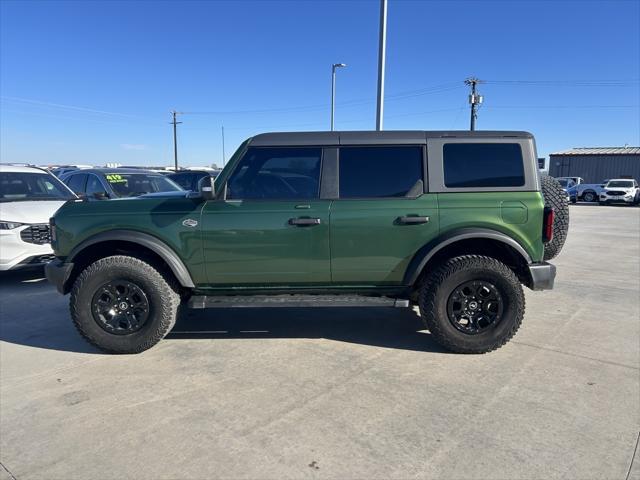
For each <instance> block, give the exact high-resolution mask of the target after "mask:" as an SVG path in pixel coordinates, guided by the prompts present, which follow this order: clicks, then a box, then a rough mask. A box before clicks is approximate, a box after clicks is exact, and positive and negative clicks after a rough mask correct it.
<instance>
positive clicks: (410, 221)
mask: <svg viewBox="0 0 640 480" xmlns="http://www.w3.org/2000/svg"><path fill="white" fill-rule="evenodd" d="M428 221H429V217H409V216H405V217H398V223H401V224H403V225H417V224H419V223H427V222H428Z"/></svg>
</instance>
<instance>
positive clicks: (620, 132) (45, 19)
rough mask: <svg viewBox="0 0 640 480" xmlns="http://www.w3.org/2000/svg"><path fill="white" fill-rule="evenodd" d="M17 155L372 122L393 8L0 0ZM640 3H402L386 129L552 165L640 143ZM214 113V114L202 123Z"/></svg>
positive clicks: (148, 160) (138, 158) (4, 115)
mask: <svg viewBox="0 0 640 480" xmlns="http://www.w3.org/2000/svg"><path fill="white" fill-rule="evenodd" d="M0 14H1V15H0V21H1V24H0V27H1V29H0V30H1V32H0V54H1V56H0V70H1V72H0V95H1V97H2V98H1V100H2V102H1V111H0V113H1V119H0V120H1V122H0V135H1V137H0V140H1V143H0V147H1V149H0V155H1V159H2V161H3V162H34V163H41V164H47V163H91V164H98V165H99V164H104V163H105V162H120V163H123V164H138V165H151V164H153V165H168V164H171V163H172V161H173V146H172V136H171V126H170V125H169V121H170V115H169V111H170V110H172V109H174V108H175V109H177V110H180V111H184V112H200V113H190V114H185V115H183V116H182V117H181V118H180V120H181V121H183V122H184V123H183V124H181V125H179V127H178V128H179V147H180V159H181V161H182V162H183V163H184V164H189V165H206V164H211V163H218V164H220V163H221V156H222V145H221V131H220V130H221V125H223V124H224V126H225V133H226V135H225V138H226V154H227V158H228V157H229V155H230V154H231V153H232V151H233V150H235V148H236V147H237V146H238V144H239V143H240V142H241V141H242V140H243V139H245V138H246V137H248V136H251V135H253V134H255V133H259V132H263V131H278V130H280V131H282V130H285V131H286V130H326V129H328V128H329V100H330V86H331V84H330V73H331V64H332V63H336V62H344V63H347V64H348V67H347V68H345V69H342V70H340V71H339V72H338V79H337V80H338V86H337V87H338V88H337V107H336V129H338V130H363V129H373V128H374V125H375V96H376V78H377V77H376V75H377V72H376V71H377V38H378V15H379V3H378V1H377V0H373V1H332V0H328V1H267V0H264V1H233V2H225V1H194V2H189V1H181V2H178V1H175V2H174V1H164V2H152V1H141V2H135V1H107V2H100V1H86V2H56V1H45V2H39V1H20V2H19V1H11V0H3V1H2V2H0ZM639 23H640V2H638V1H603V2H598V1H564V2H563V1H534V2H521V1H494V2H484V1H465V2H458V1H446V2H444V1H400V0H389V12H388V39H387V77H386V102H385V125H384V127H385V129H424V130H439V129H445V130H446V129H467V128H468V124H469V112H468V105H467V89H466V87H465V86H464V84H463V80H464V79H465V78H466V77H469V76H472V75H473V76H477V77H478V78H481V79H484V80H487V83H486V84H483V85H481V89H480V91H481V93H482V94H483V95H484V98H485V101H484V105H483V106H482V108H481V110H480V112H479V118H478V128H479V129H511V130H529V131H531V132H533V133H534V134H535V135H536V138H537V141H538V150H539V153H540V154H541V155H547V154H548V153H550V152H553V151H557V150H562V149H566V148H570V147H577V146H614V145H616V146H617V145H624V144H625V143H628V144H630V145H638V144H640V83H639V79H640V33H639V32H640V29H639V28H638V24H639ZM202 112H206V113H202Z"/></svg>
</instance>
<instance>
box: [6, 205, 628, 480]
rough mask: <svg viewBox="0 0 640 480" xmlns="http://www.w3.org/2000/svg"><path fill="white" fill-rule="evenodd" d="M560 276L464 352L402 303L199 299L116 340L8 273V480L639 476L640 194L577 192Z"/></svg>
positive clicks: (45, 288) (37, 280)
mask: <svg viewBox="0 0 640 480" xmlns="http://www.w3.org/2000/svg"><path fill="white" fill-rule="evenodd" d="M571 217H572V218H571V228H570V233H569V238H568V241H567V244H566V246H565V249H564V251H563V253H562V254H561V255H560V257H559V258H558V259H557V260H556V261H555V263H556V265H557V266H558V278H557V284H556V289H555V290H553V291H550V292H539V293H534V292H530V291H527V314H526V316H525V320H524V323H523V326H522V328H521V329H520V331H519V333H518V334H517V335H516V337H515V338H514V339H513V340H512V341H511V342H510V343H509V344H507V345H506V346H505V347H503V348H502V349H500V350H498V351H496V352H494V353H490V354H487V355H482V356H463V355H454V354H449V353H447V352H445V351H443V350H442V349H440V348H439V347H438V346H437V345H436V344H435V343H434V342H433V341H432V340H431V338H430V337H429V334H428V332H425V331H423V329H422V326H421V323H420V321H419V318H418V316H417V315H416V313H415V312H413V311H411V310H408V309H407V310H401V309H396V310H394V309H369V310H367V309H353V310H352V309H339V310H328V309H318V310H301V309H288V310H257V309H251V310H242V311H237V310H236V311H231V310H225V311H216V312H213V311H209V312H206V311H205V312H185V314H184V315H183V317H182V318H181V320H180V321H179V323H178V325H177V326H176V328H175V330H174V332H173V333H171V334H170V335H169V337H168V338H167V339H166V340H164V341H163V342H161V343H160V344H159V345H158V346H156V347H154V348H153V349H152V350H150V351H147V352H145V353H143V354H141V355H136V356H109V355H103V354H100V353H99V352H97V351H96V350H94V349H93V348H92V347H90V346H89V345H88V344H86V343H85V342H84V341H83V340H82V339H81V338H80V336H79V335H78V334H77V333H76V332H75V330H74V328H73V326H72V324H71V321H70V320H69V315H68V309H67V302H68V298H66V297H62V296H60V295H58V294H57V293H56V292H55V291H54V289H53V288H52V287H51V286H49V285H48V284H47V283H46V281H45V280H43V279H42V277H41V272H26V273H24V272H23V273H15V274H9V275H2V276H1V277H0V322H1V323H0V328H1V329H0V337H1V342H0V361H1V367H0V374H1V377H0V384H1V391H0V393H1V397H0V407H1V408H0V448H1V454H0V457H1V461H2V466H3V467H4V468H0V479H2V480H4V479H13V478H16V479H36V478H38V479H40V478H41V479H65V480H67V479H88V478H95V479H111V478H113V479H115V478H117V479H124V478H136V479H189V478H192V479H204V478H247V479H262V478H270V479H280V478H367V479H369V478H396V479H407V478H447V479H448V478H456V479H466V478H468V479H478V478H492V479H493V478H501V479H516V478H522V479H546V478H576V479H578V478H579V479H625V478H634V479H640V459H638V458H637V456H638V453H637V452H636V460H635V462H633V463H632V459H633V456H634V448H636V446H637V441H638V432H639V430H640V299H639V292H640V208H625V207H598V206H586V205H576V206H572V207H571Z"/></svg>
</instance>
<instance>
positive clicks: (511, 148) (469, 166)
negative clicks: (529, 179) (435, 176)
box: [442, 143, 524, 188]
mask: <svg viewBox="0 0 640 480" xmlns="http://www.w3.org/2000/svg"><path fill="white" fill-rule="evenodd" d="M442 155H443V164H444V165H443V167H444V184H445V186H447V187H448V188H472V187H521V186H523V185H524V162H523V160H522V149H521V148H520V144H518V143H446V144H445V145H444V146H443V151H442Z"/></svg>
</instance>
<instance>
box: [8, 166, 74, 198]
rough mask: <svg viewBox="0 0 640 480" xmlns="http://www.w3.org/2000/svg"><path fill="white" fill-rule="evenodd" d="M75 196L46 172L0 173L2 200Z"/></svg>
mask: <svg viewBox="0 0 640 480" xmlns="http://www.w3.org/2000/svg"><path fill="white" fill-rule="evenodd" d="M72 198H75V197H74V195H73V194H72V193H71V192H70V191H69V190H68V189H67V188H65V186H64V185H63V184H62V183H61V182H60V180H58V179H57V178H55V177H53V176H51V175H47V174H46V173H29V172H2V173H0V202H17V201H33V200H70V199H72Z"/></svg>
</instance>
